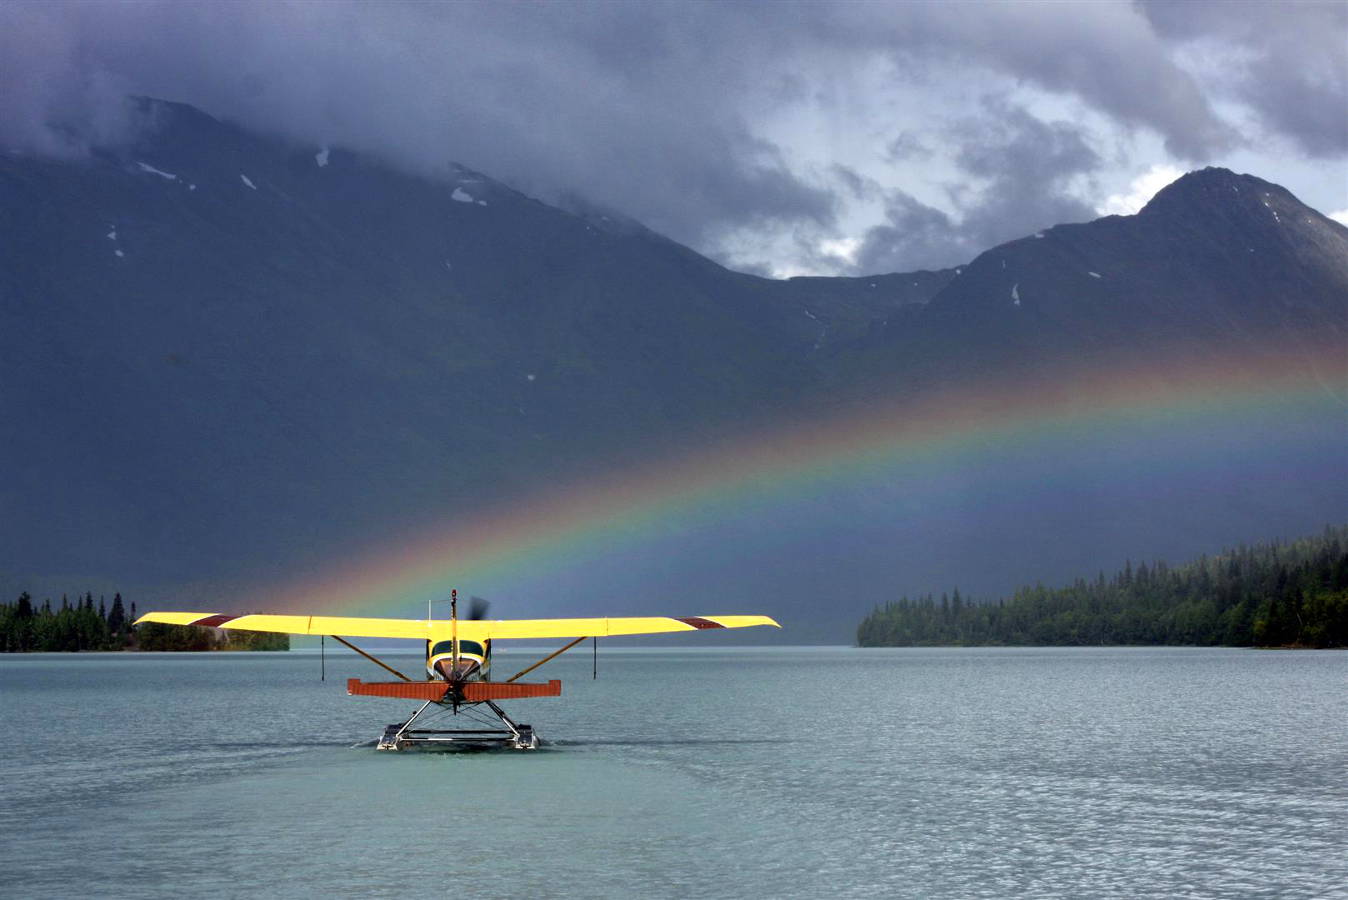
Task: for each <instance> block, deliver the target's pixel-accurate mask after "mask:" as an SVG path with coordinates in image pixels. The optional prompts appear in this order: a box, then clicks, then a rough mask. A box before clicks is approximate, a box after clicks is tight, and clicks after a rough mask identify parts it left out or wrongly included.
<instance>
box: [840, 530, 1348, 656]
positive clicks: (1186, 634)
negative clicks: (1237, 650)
mask: <svg viewBox="0 0 1348 900" xmlns="http://www.w3.org/2000/svg"><path fill="white" fill-rule="evenodd" d="M857 643H858V644H860V645H861V646H863V647H909V646H942V645H961V646H971V645H997V644H1005V645H1020V646H1024V645H1054V646H1076V645H1086V644H1093V645H1099V644H1176V645H1205V646H1215V645H1226V646H1238V647H1250V646H1262V647H1270V646H1271V647H1286V646H1292V647H1344V646H1348V527H1342V526H1341V527H1337V528H1326V529H1325V532H1324V534H1322V535H1320V536H1318V537H1311V538H1303V539H1301V540H1298V541H1293V542H1291V543H1286V544H1283V543H1272V544H1263V545H1258V546H1254V547H1241V548H1239V549H1237V550H1231V551H1227V552H1224V553H1222V554H1220V555H1218V556H1212V557H1203V558H1201V559H1199V560H1196V561H1194V562H1191V563H1189V564H1188V565H1184V566H1180V567H1178V568H1171V567H1169V566H1167V565H1166V564H1165V563H1164V562H1156V563H1154V564H1152V565H1151V566H1148V565H1147V564H1145V563H1141V564H1139V565H1137V566H1136V567H1134V566H1133V565H1132V564H1131V563H1129V564H1126V565H1125V566H1124V568H1123V569H1122V570H1121V571H1119V572H1116V573H1115V574H1114V576H1113V577H1112V578H1106V577H1105V575H1104V573H1103V572H1101V573H1100V575H1099V576H1098V577H1097V578H1096V579H1095V580H1094V581H1085V580H1082V579H1078V580H1077V581H1076V582H1075V583H1074V584H1071V585H1068V586H1066V587H1059V588H1048V587H1044V586H1043V585H1035V586H1034V587H1025V588H1021V589H1020V590H1018V591H1016V593H1015V594H1014V595H1012V596H1011V597H1009V598H1001V599H998V600H995V601H992V602H977V601H971V600H969V599H967V598H964V597H961V596H960V592H959V591H958V590H955V591H954V593H953V594H951V595H945V594H943V595H942V596H941V597H940V599H939V600H938V599H936V598H935V597H933V596H932V595H930V594H928V595H926V596H924V597H918V598H916V599H912V600H910V599H909V598H907V597H904V598H902V599H900V600H899V601H897V602H894V603H888V604H886V605H885V606H883V607H881V608H879V609H876V610H875V611H874V612H872V613H871V614H870V615H869V616H867V617H866V618H865V620H864V621H862V623H861V625H860V627H859V628H858V629H857Z"/></svg>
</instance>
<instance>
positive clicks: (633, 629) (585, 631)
mask: <svg viewBox="0 0 1348 900" xmlns="http://www.w3.org/2000/svg"><path fill="white" fill-rule="evenodd" d="M440 624H441V625H442V626H443V625H445V624H446V623H440ZM753 625H771V626H773V627H774V628H781V627H782V626H780V625H778V624H777V623H776V622H775V621H774V620H773V619H772V618H771V617H769V616H685V617H683V618H676V617H674V616H633V617H628V618H617V619H615V618H607V619H499V620H495V621H492V620H483V621H478V622H472V621H469V622H465V621H463V620H460V621H459V636H460V637H463V638H468V639H470V640H482V639H484V638H491V639H492V640H505V639H512V638H577V637H612V636H614V635H621V634H660V633H662V632H669V631H701V630H704V629H712V628H749V627H751V626H753Z"/></svg>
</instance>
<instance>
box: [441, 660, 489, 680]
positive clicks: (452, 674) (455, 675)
mask: <svg viewBox="0 0 1348 900" xmlns="http://www.w3.org/2000/svg"><path fill="white" fill-rule="evenodd" d="M478 666H479V663H478V661H477V660H475V659H460V660H459V666H458V669H457V671H456V670H455V668H454V663H453V661H452V660H448V659H441V660H437V661H436V663H435V670H436V671H437V672H439V673H440V677H441V678H443V679H445V681H467V680H468V679H469V678H471V677H472V676H473V674H474V673H475V672H477V670H478Z"/></svg>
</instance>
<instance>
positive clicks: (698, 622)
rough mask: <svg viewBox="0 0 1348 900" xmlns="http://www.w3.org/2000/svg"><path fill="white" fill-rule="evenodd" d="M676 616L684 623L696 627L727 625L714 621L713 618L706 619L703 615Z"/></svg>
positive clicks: (721, 626) (722, 626) (720, 626)
mask: <svg viewBox="0 0 1348 900" xmlns="http://www.w3.org/2000/svg"><path fill="white" fill-rule="evenodd" d="M675 618H676V619H678V621H680V622H682V623H684V624H685V625H692V626H693V627H694V628H724V627H725V626H724V625H722V624H721V623H720V622H713V621H712V620H711V619H704V618H702V617H701V616H688V617H686V618H685V617H683V616H676V617H675Z"/></svg>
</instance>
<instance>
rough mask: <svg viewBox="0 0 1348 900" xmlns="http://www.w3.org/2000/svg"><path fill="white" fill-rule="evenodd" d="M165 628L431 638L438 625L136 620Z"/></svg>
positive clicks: (182, 617) (208, 616)
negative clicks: (170, 626) (182, 626)
mask: <svg viewBox="0 0 1348 900" xmlns="http://www.w3.org/2000/svg"><path fill="white" fill-rule="evenodd" d="M142 622H160V623H163V624H164V625H202V626H205V627H209V628H227V629H236V630H239V631H275V632H278V633H280V634H335V635H344V636H347V637H380V638H415V639H416V640H421V641H424V640H426V639H427V638H428V637H430V636H431V632H432V626H434V625H436V624H439V623H437V622H433V621H432V622H427V621H426V620H425V619H358V618H348V617H345V616H268V615H260V614H259V615H248V616H229V615H222V614H220V613H199V612H196V613H194V612H152V613H146V614H145V615H143V616H141V617H140V618H139V619H137V620H136V624H137V625H139V624H141V623H142Z"/></svg>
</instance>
